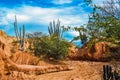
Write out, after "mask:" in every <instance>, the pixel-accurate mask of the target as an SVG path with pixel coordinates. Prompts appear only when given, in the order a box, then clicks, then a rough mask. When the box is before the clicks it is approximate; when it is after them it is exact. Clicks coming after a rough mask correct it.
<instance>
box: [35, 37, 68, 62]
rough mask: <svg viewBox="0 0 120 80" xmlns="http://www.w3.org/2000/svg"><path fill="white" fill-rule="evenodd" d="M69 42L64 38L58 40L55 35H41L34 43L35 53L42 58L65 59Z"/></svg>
mask: <svg viewBox="0 0 120 80" xmlns="http://www.w3.org/2000/svg"><path fill="white" fill-rule="evenodd" d="M69 46H70V43H68V42H67V41H65V40H61V41H58V39H57V37H56V36H42V37H41V38H40V41H39V42H38V43H37V44H35V45H34V50H35V52H34V53H35V55H36V56H42V57H44V58H48V59H50V58H53V59H56V60H58V59H65V58H66V56H67V53H68V47H69Z"/></svg>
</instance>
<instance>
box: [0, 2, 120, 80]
mask: <svg viewBox="0 0 120 80" xmlns="http://www.w3.org/2000/svg"><path fill="white" fill-rule="evenodd" d="M84 3H86V5H87V6H90V7H91V8H92V12H91V13H89V20H88V23H87V24H84V25H81V26H80V27H71V26H61V22H60V20H59V19H58V20H57V21H54V20H53V21H52V22H50V23H49V25H48V30H47V31H48V33H49V34H45V33H43V32H34V33H26V28H25V26H24V25H23V26H22V27H19V26H18V23H19V22H18V21H17V16H15V21H14V26H13V27H14V31H15V35H16V36H14V37H11V36H7V35H6V34H5V33H4V32H3V31H0V66H1V68H0V80H56V79H58V78H60V80H119V79H120V62H119V61H120V34H119V32H120V9H119V8H120V0H107V1H105V2H104V3H103V6H98V5H95V4H93V3H92V0H84ZM69 30H73V31H76V32H78V33H79V35H78V36H74V38H73V39H72V40H71V41H68V40H66V39H65V38H64V36H63V35H64V33H65V32H67V31H69ZM76 40H79V42H78V43H80V44H81V45H82V46H81V47H78V46H76V45H75V44H73V42H74V41H76ZM62 71H63V72H62ZM58 72H59V73H58ZM46 73H47V74H46ZM52 73H53V74H52ZM67 74H68V75H67ZM65 75H66V76H65ZM31 76H32V77H31ZM46 76H47V77H46ZM52 76H53V77H52Z"/></svg>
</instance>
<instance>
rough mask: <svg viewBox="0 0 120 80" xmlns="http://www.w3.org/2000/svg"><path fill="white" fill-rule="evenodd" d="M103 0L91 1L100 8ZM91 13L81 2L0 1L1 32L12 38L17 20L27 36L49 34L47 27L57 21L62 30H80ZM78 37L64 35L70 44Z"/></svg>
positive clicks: (82, 1) (47, 0)
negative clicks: (38, 33) (71, 28)
mask: <svg viewBox="0 0 120 80" xmlns="http://www.w3.org/2000/svg"><path fill="white" fill-rule="evenodd" d="M102 1H103V0H93V3H95V4H98V5H99V4H102ZM91 11H92V8H91V7H88V6H87V5H86V4H85V3H84V0H0V30H3V31H5V32H6V33H7V34H8V35H12V36H14V35H15V32H14V25H13V24H14V19H15V15H16V16H17V21H18V26H19V27H21V26H22V25H23V24H24V25H25V28H26V33H30V32H43V33H46V34H48V30H47V29H48V26H49V23H50V22H51V21H53V20H55V21H57V20H58V19H59V20H60V22H61V26H63V25H64V26H65V27H66V26H71V27H76V26H77V27H80V26H81V25H83V24H86V23H87V21H88V14H89V13H90V12H91ZM77 35H78V33H77V32H75V31H68V32H66V33H65V34H64V37H65V38H66V39H67V40H69V41H70V40H71V39H72V38H73V37H74V36H77Z"/></svg>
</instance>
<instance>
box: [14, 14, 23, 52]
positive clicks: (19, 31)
mask: <svg viewBox="0 0 120 80" xmlns="http://www.w3.org/2000/svg"><path fill="white" fill-rule="evenodd" d="M14 30H15V35H16V38H17V41H18V42H19V43H20V50H22V51H23V50H24V41H25V26H24V25H23V26H22V28H21V27H20V28H19V29H18V24H17V18H16V16H15V22H14Z"/></svg>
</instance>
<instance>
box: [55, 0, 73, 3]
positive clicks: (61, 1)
mask: <svg viewBox="0 0 120 80" xmlns="http://www.w3.org/2000/svg"><path fill="white" fill-rule="evenodd" d="M53 3H54V4H66V3H72V0H53Z"/></svg>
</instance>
